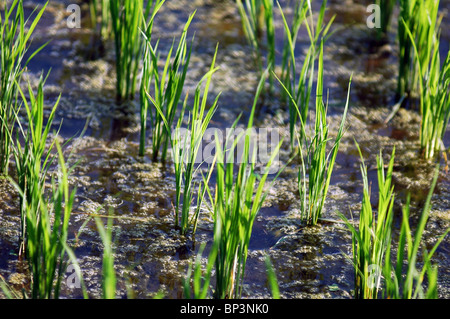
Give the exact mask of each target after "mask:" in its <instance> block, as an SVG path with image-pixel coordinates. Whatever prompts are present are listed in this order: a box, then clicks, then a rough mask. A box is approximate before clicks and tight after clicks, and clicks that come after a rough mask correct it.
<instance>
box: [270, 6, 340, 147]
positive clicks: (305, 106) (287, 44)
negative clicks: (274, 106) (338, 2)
mask: <svg viewBox="0 0 450 319" xmlns="http://www.w3.org/2000/svg"><path fill="white" fill-rule="evenodd" d="M326 5H327V1H324V2H323V3H322V6H321V9H320V12H319V16H318V19H317V24H316V26H315V27H314V21H313V13H312V9H311V4H310V2H309V1H303V2H301V3H300V2H299V3H298V4H297V6H296V9H295V15H294V18H293V22H292V26H291V27H290V26H289V25H288V23H287V20H286V18H285V15H284V13H283V10H282V8H281V6H280V4H279V3H278V7H279V10H280V13H281V17H282V20H283V26H284V32H285V41H284V46H283V57H282V73H281V84H282V86H283V88H284V90H282V92H283V93H284V94H283V95H284V96H286V97H287V99H288V104H289V131H290V137H291V149H292V150H293V149H294V142H295V126H296V124H297V121H298V118H299V116H300V121H301V122H302V123H306V118H307V114H308V110H309V100H310V97H311V91H312V87H313V81H314V69H315V59H316V56H317V52H318V51H319V50H318V47H317V43H318V41H319V37H320V36H322V39H323V40H326V39H327V38H328V36H329V35H328V32H329V29H330V27H331V24H332V23H333V21H334V16H333V18H331V19H330V21H329V22H328V24H327V25H324V24H323V22H324V16H325V9H326ZM303 23H304V24H305V26H306V29H307V31H308V35H309V39H310V41H311V45H310V47H309V50H308V53H307V55H306V57H305V61H304V63H303V66H302V68H301V70H300V71H299V70H298V69H297V65H298V64H297V62H296V54H295V45H296V40H297V35H298V32H299V29H300V26H301V25H302V24H303ZM297 74H298V79H297ZM286 91H287V92H286ZM289 95H290V96H291V97H293V99H291V98H289V97H288V96H289ZM295 105H297V106H299V110H300V112H298V109H297V108H296V106H295Z"/></svg>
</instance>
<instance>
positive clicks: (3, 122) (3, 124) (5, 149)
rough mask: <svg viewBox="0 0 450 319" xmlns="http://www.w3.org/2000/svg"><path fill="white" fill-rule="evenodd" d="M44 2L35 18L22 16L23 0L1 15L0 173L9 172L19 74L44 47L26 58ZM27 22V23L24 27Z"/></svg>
mask: <svg viewBox="0 0 450 319" xmlns="http://www.w3.org/2000/svg"><path fill="white" fill-rule="evenodd" d="M47 4H48V2H46V3H45V4H44V5H43V6H42V8H41V9H40V10H39V11H37V13H36V15H35V16H34V17H33V16H32V15H33V14H32V15H30V17H28V18H25V14H24V9H23V1H19V0H14V1H13V2H12V3H11V4H10V5H8V3H5V10H4V14H3V16H2V15H0V63H1V65H0V174H4V175H7V174H8V167H9V161H10V157H11V143H12V140H11V138H12V136H13V131H14V123H15V122H16V113H17V112H18V110H19V108H20V105H19V104H18V103H17V99H18V87H19V85H20V80H21V78H22V74H23V72H24V70H25V68H26V66H27V64H28V63H29V62H30V60H31V59H32V58H33V57H34V56H35V55H36V54H37V53H38V52H39V51H40V50H41V49H42V48H43V47H44V46H45V44H44V45H43V46H41V47H40V48H38V49H37V50H35V51H34V52H32V53H31V54H30V55H29V57H28V59H25V55H26V54H27V51H28V48H29V44H30V38H31V36H32V34H33V32H34V29H35V28H36V25H37V24H38V22H39V20H40V19H41V17H42V14H43V13H44V11H45V8H46V7H47ZM35 11H36V10H35ZM33 13H34V12H33ZM27 23H28V24H29V25H28V26H27V28H25V25H26V24H27Z"/></svg>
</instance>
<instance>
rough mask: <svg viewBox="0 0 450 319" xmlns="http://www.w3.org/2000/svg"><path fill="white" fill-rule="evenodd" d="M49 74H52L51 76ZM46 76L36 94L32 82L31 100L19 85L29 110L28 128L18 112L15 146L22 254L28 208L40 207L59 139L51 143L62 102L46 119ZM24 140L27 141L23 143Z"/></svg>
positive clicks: (27, 116) (40, 80)
mask: <svg viewBox="0 0 450 319" xmlns="http://www.w3.org/2000/svg"><path fill="white" fill-rule="evenodd" d="M47 76H48V75H47ZM45 81H46V78H43V76H42V75H41V77H40V79H39V84H38V87H37V91H36V94H35V93H34V92H33V88H32V87H31V84H30V83H28V95H29V99H30V101H29V102H28V101H27V98H26V97H25V94H24V92H23V91H22V89H21V88H20V87H19V88H18V89H19V92H20V95H21V97H22V100H23V105H24V107H25V110H26V120H27V125H28V127H27V128H24V127H23V125H22V123H21V121H20V119H19V117H18V114H17V113H16V114H15V116H16V123H17V126H18V133H20V134H17V135H16V137H15V141H14V143H13V145H12V150H13V154H14V159H15V163H16V171H17V179H18V180H17V185H18V187H19V189H20V190H21V193H22V194H23V196H21V201H20V209H21V238H20V240H21V248H20V250H19V254H21V253H22V252H23V251H24V245H25V244H26V242H27V238H26V236H27V234H28V231H27V230H26V227H27V221H26V219H27V213H28V211H30V210H31V211H34V212H37V211H38V209H39V206H40V202H41V199H40V194H41V193H44V190H45V176H46V175H47V172H48V169H49V167H50V164H51V162H52V160H53V157H52V155H51V151H52V149H53V147H54V144H55V141H56V138H55V139H54V140H53V141H52V142H51V143H50V145H47V143H48V142H49V141H48V136H49V133H50V129H51V127H52V124H53V119H54V116H55V112H56V109H57V107H58V104H59V99H60V97H61V95H60V96H59V97H58V99H57V101H56V102H55V104H54V105H53V107H52V110H51V112H50V115H49V117H48V118H47V119H45V118H44V84H45ZM11 138H12V136H11ZM22 141H23V143H22Z"/></svg>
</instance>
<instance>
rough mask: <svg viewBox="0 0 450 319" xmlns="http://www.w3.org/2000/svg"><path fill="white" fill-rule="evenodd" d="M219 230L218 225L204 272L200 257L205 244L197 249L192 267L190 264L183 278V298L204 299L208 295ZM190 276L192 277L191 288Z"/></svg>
mask: <svg viewBox="0 0 450 319" xmlns="http://www.w3.org/2000/svg"><path fill="white" fill-rule="evenodd" d="M220 231H221V228H220V227H216V228H215V232H216V234H215V236H214V241H213V244H212V247H211V250H210V252H209V255H208V262H207V265H206V269H205V272H202V269H201V257H202V254H203V251H204V249H205V246H206V245H205V244H202V245H201V247H200V249H199V251H198V254H197V256H196V258H195V262H194V267H192V264H190V265H189V269H188V272H187V274H186V277H185V278H184V280H183V288H184V297H185V298H187V299H205V298H206V297H207V296H208V294H209V291H210V282H211V275H212V271H213V268H214V264H215V262H216V258H217V252H218V245H219V238H220ZM192 277H193V278H192ZM191 278H192V288H191Z"/></svg>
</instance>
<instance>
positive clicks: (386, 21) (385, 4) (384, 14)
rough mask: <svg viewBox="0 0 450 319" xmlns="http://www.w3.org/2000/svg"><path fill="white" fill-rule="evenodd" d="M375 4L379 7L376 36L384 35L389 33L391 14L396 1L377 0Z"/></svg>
mask: <svg viewBox="0 0 450 319" xmlns="http://www.w3.org/2000/svg"><path fill="white" fill-rule="evenodd" d="M376 4H377V5H378V6H379V7H380V18H381V21H380V28H379V29H377V30H378V31H379V32H378V36H381V35H385V34H387V32H388V31H389V26H390V24H391V19H392V13H393V11H394V7H395V4H396V0H377V2H376Z"/></svg>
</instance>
